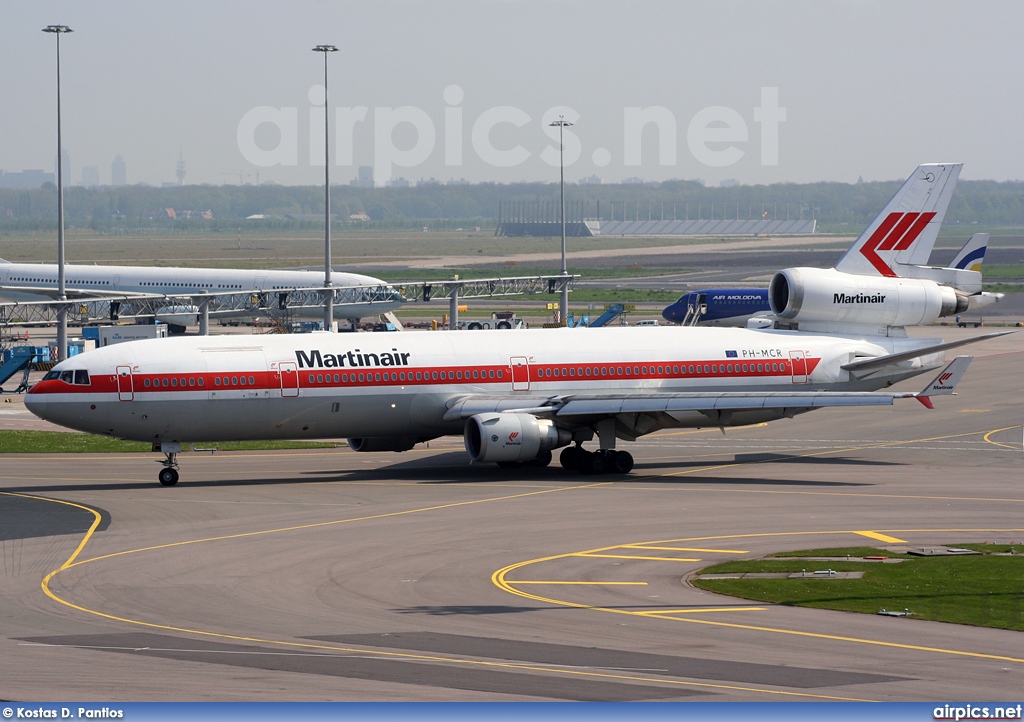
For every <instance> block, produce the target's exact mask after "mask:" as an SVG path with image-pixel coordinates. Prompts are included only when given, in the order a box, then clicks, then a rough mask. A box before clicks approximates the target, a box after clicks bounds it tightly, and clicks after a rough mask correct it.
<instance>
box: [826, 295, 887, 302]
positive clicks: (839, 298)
mask: <svg viewBox="0 0 1024 722" xmlns="http://www.w3.org/2000/svg"><path fill="white" fill-rule="evenodd" d="M832 303H885V296H884V295H883V294H881V293H876V294H874V295H869V294H866V293H858V294H856V295H850V294H849V293H834V294H832Z"/></svg>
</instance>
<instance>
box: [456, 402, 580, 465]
mask: <svg viewBox="0 0 1024 722" xmlns="http://www.w3.org/2000/svg"><path fill="white" fill-rule="evenodd" d="M465 437H466V453H467V454H469V458H470V459H472V460H473V461H529V460H530V459H534V458H536V457H537V454H539V453H540V452H541V451H546V450H549V449H555V448H557V447H559V446H565V445H566V444H568V443H570V442H571V441H572V434H571V433H569V432H568V431H566V430H565V429H559V428H558V427H557V426H555V425H554V424H553V423H552V422H551V421H549V420H547V419H538V418H537V417H536V416H532V415H530V414H517V413H486V414H477V415H476V416H471V417H469V420H468V421H467V422H466V432H465Z"/></svg>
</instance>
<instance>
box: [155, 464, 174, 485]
mask: <svg viewBox="0 0 1024 722" xmlns="http://www.w3.org/2000/svg"><path fill="white" fill-rule="evenodd" d="M158 478H159V479H160V483H161V484H163V485H164V486H174V485H175V484H177V483H178V470H177V469H170V468H167V469H161V470H160V474H159V476H158Z"/></svg>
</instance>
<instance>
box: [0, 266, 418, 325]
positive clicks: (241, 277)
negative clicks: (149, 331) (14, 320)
mask: <svg viewBox="0 0 1024 722" xmlns="http://www.w3.org/2000/svg"><path fill="white" fill-rule="evenodd" d="M64 277H65V287H66V288H67V290H68V291H82V292H90V293H96V294H109V295H114V294H118V293H125V294H150V295H164V296H173V297H187V296H200V295H202V294H213V293H220V294H223V293H232V292H238V293H247V292H250V291H263V292H268V291H269V292H274V291H277V290H279V289H293V288H320V287H323V285H324V274H323V272H322V271H273V270H250V269H232V268H157V267H147V266H82V265H67V266H65V268H64ZM331 283H332V285H333V286H334V287H336V288H343V287H350V286H367V287H380V286H384V287H386V288H387V290H388V293H386V294H384V296H383V298H382V297H381V296H380V294H375V295H374V297H373V298H372V299H371V298H370V295H369V294H366V302H365V303H357V304H356V305H349V306H344V307H342V306H339V307H338V308H337V313H336V314H335V315H336V316H337V317H338V318H362V317H364V316H375V315H378V314H381V313H387V312H388V311H392V310H394V309H396V308H398V307H399V306H401V305H402V297H401V295H400V294H399V293H398V292H397V291H395V290H394V289H391V288H390V287H388V284H387V283H386V282H385V281H382V280H380V279H379V278H373V277H372V276H364V275H361V274H357V273H341V272H334V273H332V277H331ZM56 288H57V265H56V264H53V263H0V298H5V299H8V300H11V301H38V300H40V299H41V298H53V291H54V290H55V289H56ZM356 300H358V296H357V297H356Z"/></svg>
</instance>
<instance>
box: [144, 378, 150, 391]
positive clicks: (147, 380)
mask: <svg viewBox="0 0 1024 722" xmlns="http://www.w3.org/2000/svg"><path fill="white" fill-rule="evenodd" d="M144 384H145V386H146V388H147V389H148V388H149V379H146V380H145V382H144Z"/></svg>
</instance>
